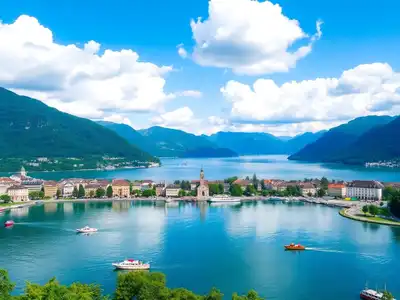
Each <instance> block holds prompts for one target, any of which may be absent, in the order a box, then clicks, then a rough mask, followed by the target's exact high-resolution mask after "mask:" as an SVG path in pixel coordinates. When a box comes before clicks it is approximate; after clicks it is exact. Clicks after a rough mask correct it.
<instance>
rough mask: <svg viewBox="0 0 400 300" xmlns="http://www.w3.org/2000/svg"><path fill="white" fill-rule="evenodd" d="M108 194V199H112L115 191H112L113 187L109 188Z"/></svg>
mask: <svg viewBox="0 0 400 300" xmlns="http://www.w3.org/2000/svg"><path fill="white" fill-rule="evenodd" d="M106 194H107V197H108V198H112V196H113V189H112V186H111V185H109V186H108V187H107V192H106Z"/></svg>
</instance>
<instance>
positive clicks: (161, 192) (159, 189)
mask: <svg viewBox="0 0 400 300" xmlns="http://www.w3.org/2000/svg"><path fill="white" fill-rule="evenodd" d="M156 196H157V197H162V196H165V184H163V183H160V184H156Z"/></svg>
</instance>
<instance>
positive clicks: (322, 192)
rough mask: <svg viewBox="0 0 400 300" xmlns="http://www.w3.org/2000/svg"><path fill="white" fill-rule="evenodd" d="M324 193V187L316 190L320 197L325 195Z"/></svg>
mask: <svg viewBox="0 0 400 300" xmlns="http://www.w3.org/2000/svg"><path fill="white" fill-rule="evenodd" d="M325 194H326V191H325V190H324V189H322V188H321V189H318V191H317V196H318V197H320V198H322V197H324V196H325Z"/></svg>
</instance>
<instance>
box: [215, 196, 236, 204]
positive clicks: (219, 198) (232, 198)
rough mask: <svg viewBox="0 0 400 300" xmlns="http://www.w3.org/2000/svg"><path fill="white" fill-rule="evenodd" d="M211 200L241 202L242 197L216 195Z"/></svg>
mask: <svg viewBox="0 0 400 300" xmlns="http://www.w3.org/2000/svg"><path fill="white" fill-rule="evenodd" d="M208 201H209V202H225V203H227V202H234V203H240V202H241V199H240V198H234V197H229V196H215V197H211V198H210V200H208Z"/></svg>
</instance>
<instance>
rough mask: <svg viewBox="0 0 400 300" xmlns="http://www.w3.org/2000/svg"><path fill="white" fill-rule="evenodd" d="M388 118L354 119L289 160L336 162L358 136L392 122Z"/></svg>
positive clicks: (333, 129)
mask: <svg viewBox="0 0 400 300" xmlns="http://www.w3.org/2000/svg"><path fill="white" fill-rule="evenodd" d="M392 120H393V118H392V117H389V116H368V117H361V118H357V119H354V120H352V121H350V122H348V123H346V124H343V125H340V126H338V127H335V128H332V129H331V130H329V131H328V132H326V133H325V134H323V135H322V136H321V137H320V138H319V139H318V140H317V141H315V142H314V143H311V144H308V145H307V146H305V147H304V148H303V149H301V150H300V151H298V152H297V153H295V154H293V155H291V156H290V157H289V159H291V160H303V161H315V162H338V161H341V158H340V156H341V153H343V151H347V150H346V149H348V147H349V146H350V145H352V144H353V143H354V142H355V141H356V140H357V139H358V138H359V137H360V136H362V135H363V134H364V133H366V132H368V131H369V130H371V129H373V128H374V127H376V126H381V125H385V124H387V123H389V122H390V121H392Z"/></svg>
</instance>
